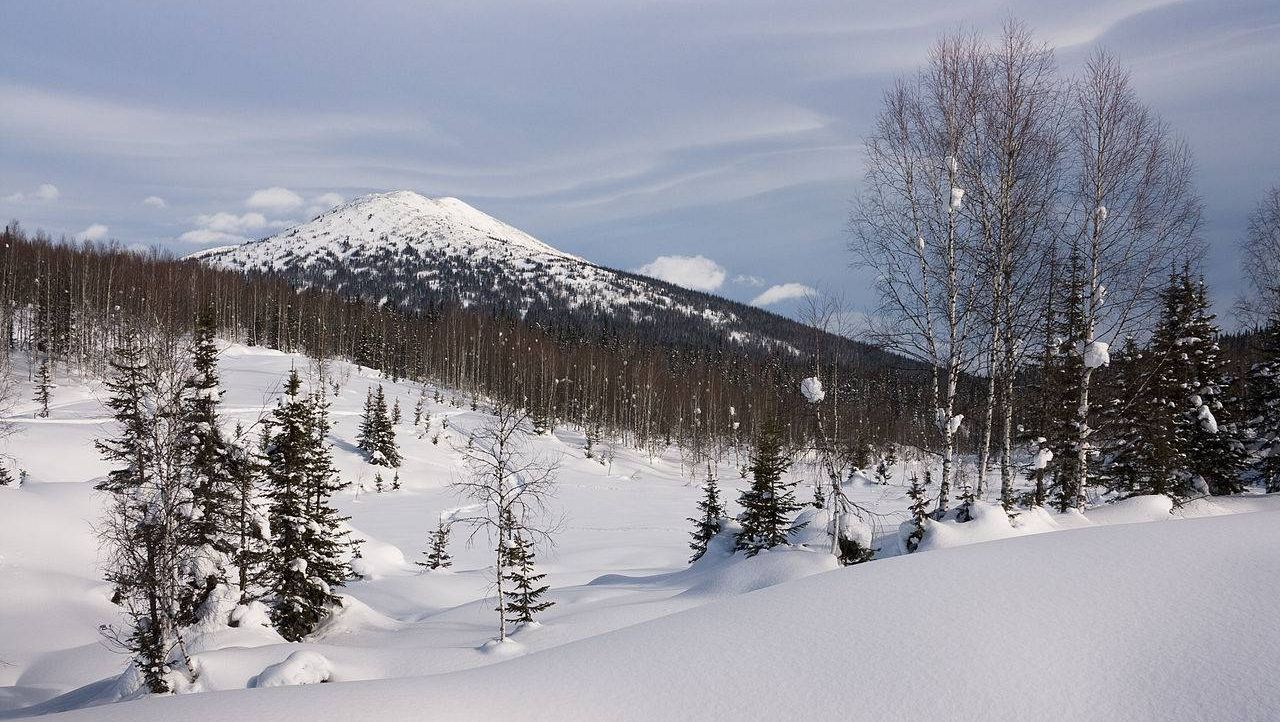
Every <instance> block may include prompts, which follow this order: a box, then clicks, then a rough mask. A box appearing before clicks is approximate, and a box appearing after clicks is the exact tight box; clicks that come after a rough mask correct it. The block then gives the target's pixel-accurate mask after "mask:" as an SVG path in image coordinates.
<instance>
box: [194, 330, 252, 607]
mask: <svg viewBox="0 0 1280 722" xmlns="http://www.w3.org/2000/svg"><path fill="white" fill-rule="evenodd" d="M191 357H192V364H191V369H192V371H191V377H190V379H189V380H188V382H187V389H186V394H185V407H184V415H185V418H184V421H185V424H186V439H187V444H186V446H187V448H186V450H185V451H186V463H187V465H188V473H189V475H190V489H191V505H192V509H193V514H192V518H191V523H190V524H189V525H188V526H187V535H186V538H185V539H184V540H183V541H184V543H186V544H187V545H189V546H190V547H191V549H192V553H193V554H194V555H196V556H197V557H198V558H199V559H200V560H201V563H200V564H197V565H195V568H193V570H192V572H191V574H190V579H189V580H188V585H189V589H188V591H187V594H186V596H185V598H184V600H183V606H184V609H183V613H184V616H185V618H186V619H187V620H188V621H189V622H191V621H194V620H195V615H196V613H197V611H198V610H199V608H200V606H201V605H202V604H204V602H205V600H206V599H208V598H209V595H210V594H212V593H213V590H214V589H215V588H216V587H217V586H218V585H219V584H223V583H226V582H228V581H229V579H228V567H229V566H230V564H231V555H232V554H233V553H234V552H235V544H234V542H235V537H234V536H233V535H232V530H233V528H234V520H233V518H232V515H233V514H234V512H235V510H236V502H237V500H236V491H235V484H236V479H235V478H234V476H233V473H234V472H240V471H245V472H246V473H247V470H245V469H244V467H242V466H237V467H236V468H235V469H233V468H231V465H230V464H229V457H230V450H229V447H228V444H227V442H226V439H224V438H223V435H222V431H221V430H220V428H219V426H218V401H219V398H220V397H221V392H220V391H219V390H218V370H217V368H218V349H217V346H216V344H215V343H214V328H213V321H212V318H211V317H209V316H208V315H203V316H202V317H201V319H200V322H199V324H198V325H197V328H196V331H195V334H194V336H193V338H192V343H191Z"/></svg>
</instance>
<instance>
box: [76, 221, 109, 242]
mask: <svg viewBox="0 0 1280 722" xmlns="http://www.w3.org/2000/svg"><path fill="white" fill-rule="evenodd" d="M108 230H109V229H108V228H107V227H106V226H104V225H102V224H101V223H94V224H93V225H91V226H89V227H88V228H86V229H84V230H83V231H80V232H79V233H77V234H76V238H77V239H79V240H81V241H101V240H102V239H103V238H106V237H107V231H108Z"/></svg>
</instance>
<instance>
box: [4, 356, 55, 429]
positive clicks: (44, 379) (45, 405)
mask: <svg viewBox="0 0 1280 722" xmlns="http://www.w3.org/2000/svg"><path fill="white" fill-rule="evenodd" d="M6 353H8V352H7V351H6ZM53 388H54V386H53V373H52V371H51V369H50V367H49V357H48V356H44V357H43V358H41V359H40V368H39V369H37V370H36V392H35V396H34V397H33V400H34V401H35V402H36V403H37V404H39V405H40V407H39V408H38V409H36V417H37V418H41V419H47V418H49V402H50V401H51V400H52V399H53Z"/></svg>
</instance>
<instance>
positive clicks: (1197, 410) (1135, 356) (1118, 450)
mask: <svg viewBox="0 0 1280 722" xmlns="http://www.w3.org/2000/svg"><path fill="white" fill-rule="evenodd" d="M1217 335H1218V331H1217V328H1216V327H1215V326H1214V325H1213V316H1212V314H1210V313H1209V311H1208V303H1207V299H1206V297H1205V293H1204V287H1203V285H1202V284H1200V283H1198V282H1197V281H1195V280H1193V279H1192V278H1191V276H1190V274H1188V273H1187V272H1185V271H1184V272H1182V273H1180V274H1173V275H1171V276H1170V278H1169V283H1168V284H1167V285H1166V287H1165V289H1164V290H1163V292H1162V295H1161V314H1160V320H1159V323H1158V325H1157V327H1156V330H1155V332H1154V333H1153V334H1152V338H1151V343H1150V348H1149V349H1148V350H1147V351H1146V352H1145V353H1139V352H1137V351H1136V347H1135V345H1134V344H1133V343H1131V342H1130V343H1127V344H1126V347H1125V349H1124V352H1123V353H1122V354H1121V359H1122V360H1121V362H1120V363H1119V364H1118V366H1117V369H1116V370H1117V383H1116V386H1117V387H1118V388H1119V389H1122V390H1124V391H1125V393H1124V394H1123V395H1122V396H1121V397H1120V398H1118V399H1117V400H1116V401H1115V402H1114V403H1113V404H1112V406H1111V407H1110V408H1109V409H1108V410H1107V414H1106V416H1105V418H1106V419H1107V421H1108V423H1109V425H1110V426H1112V427H1113V428H1112V434H1111V436H1112V439H1113V441H1112V444H1111V449H1110V451H1109V453H1108V455H1107V462H1108V463H1107V467H1106V469H1105V470H1104V473H1103V478H1104V479H1105V480H1106V481H1107V482H1108V484H1109V485H1110V486H1111V488H1112V489H1114V490H1116V491H1119V492H1121V493H1125V494H1128V495H1134V494H1168V495H1171V496H1177V497H1188V496H1191V495H1193V494H1195V493H1198V492H1210V493H1215V494H1226V493H1235V492H1237V491H1240V490H1241V489H1242V486H1241V483H1240V480H1239V470H1240V467H1241V465H1242V464H1243V461H1244V447H1243V444H1242V443H1241V442H1240V441H1239V440H1238V439H1237V438H1236V428H1235V424H1234V422H1233V421H1232V417H1231V413H1230V410H1229V409H1228V408H1227V407H1226V406H1225V405H1224V404H1223V403H1222V396H1223V389H1224V388H1225V387H1226V385H1227V379H1226V378H1225V373H1224V369H1225V366H1224V364H1223V362H1222V360H1221V359H1220V357H1219V349H1218V344H1217Z"/></svg>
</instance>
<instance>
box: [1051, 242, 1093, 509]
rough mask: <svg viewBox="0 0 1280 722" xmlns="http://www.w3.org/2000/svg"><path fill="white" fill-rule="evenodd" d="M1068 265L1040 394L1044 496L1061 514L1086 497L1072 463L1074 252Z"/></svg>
mask: <svg viewBox="0 0 1280 722" xmlns="http://www.w3.org/2000/svg"><path fill="white" fill-rule="evenodd" d="M1069 267H1070V272H1069V274H1068V284H1067V285H1066V287H1065V288H1063V289H1062V295H1063V298H1062V302H1061V303H1058V304H1055V308H1056V309H1057V311H1056V312H1055V313H1054V314H1053V315H1052V316H1051V317H1050V319H1049V320H1048V323H1049V328H1050V330H1049V333H1048V336H1049V339H1048V341H1049V346H1050V348H1049V349H1048V350H1047V351H1046V353H1045V359H1044V362H1045V368H1044V370H1043V373H1044V378H1043V381H1042V383H1043V384H1044V387H1043V388H1042V390H1041V394H1042V399H1043V400H1042V403H1043V405H1044V411H1043V414H1044V417H1045V418H1044V419H1043V423H1044V436H1045V448H1047V449H1049V451H1050V452H1051V453H1052V454H1053V461H1052V465H1051V467H1050V470H1051V471H1052V474H1053V480H1052V482H1051V484H1050V485H1049V489H1048V493H1049V496H1050V497H1051V498H1052V502H1053V506H1054V507H1055V508H1056V509H1057V510H1058V511H1062V512H1065V511H1067V510H1068V509H1078V508H1081V507H1083V506H1084V498H1085V496H1084V495H1085V490H1084V488H1083V486H1082V484H1081V479H1080V471H1079V467H1078V465H1077V460H1078V459H1079V452H1080V441H1079V439H1080V434H1079V431H1078V426H1079V423H1080V421H1079V418H1078V409H1079V406H1080V380H1081V378H1082V372H1083V368H1084V357H1083V355H1082V354H1081V352H1080V350H1081V347H1082V344H1083V343H1084V337H1085V320H1084V313H1083V310H1082V309H1083V308H1084V285H1083V274H1082V273H1081V272H1080V256H1079V254H1078V253H1076V252H1075V251H1074V250H1073V251H1072V253H1071V257H1070V266H1069Z"/></svg>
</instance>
